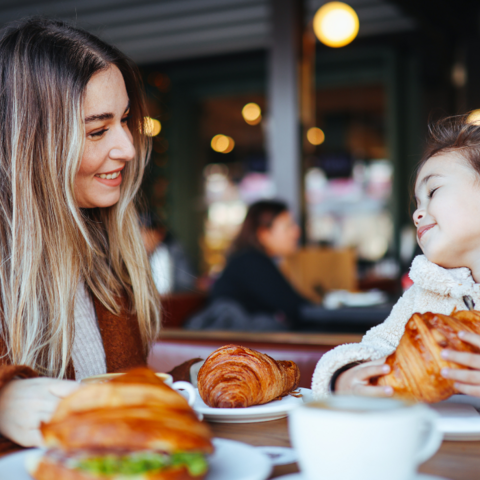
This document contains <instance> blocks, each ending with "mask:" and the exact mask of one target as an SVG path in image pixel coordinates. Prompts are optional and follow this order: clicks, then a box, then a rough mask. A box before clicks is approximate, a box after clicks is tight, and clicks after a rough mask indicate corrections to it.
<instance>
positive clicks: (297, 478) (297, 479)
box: [276, 473, 447, 480]
mask: <svg viewBox="0 0 480 480" xmlns="http://www.w3.org/2000/svg"><path fill="white" fill-rule="evenodd" d="M304 479H305V477H304V476H303V475H302V474H301V473H291V474H290V475H284V476H283V477H277V478H276V480H304ZM358 480H360V479H358ZM412 480H447V479H446V478H443V477H437V476H436V475H427V474H425V473H417V474H416V475H415V477H414V478H413V479H412Z"/></svg>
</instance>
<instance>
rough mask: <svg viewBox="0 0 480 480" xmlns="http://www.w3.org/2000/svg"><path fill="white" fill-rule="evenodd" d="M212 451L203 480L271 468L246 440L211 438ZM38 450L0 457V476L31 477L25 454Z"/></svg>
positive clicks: (10, 479)
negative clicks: (213, 449)
mask: <svg viewBox="0 0 480 480" xmlns="http://www.w3.org/2000/svg"><path fill="white" fill-rule="evenodd" d="M213 444H214V445H215V453H214V454H213V455H212V456H211V457H210V459H209V464H210V470H209V472H208V475H207V477H206V480H226V479H228V480H265V479H266V478H268V476H269V475H270V472H271V471H272V463H271V462H270V460H269V459H268V457H267V456H266V455H265V454H263V453H261V452H260V451H258V450H257V449H256V448H255V447H252V446H251V445H247V444H246V443H241V442H235V441H233V440H225V439H223V438H214V439H213ZM39 452H40V450H38V449H35V450H25V451H23V452H19V453H14V454H12V455H7V456H6V457H3V458H0V480H32V477H31V476H30V475H29V474H28V473H27V471H26V469H25V461H26V459H27V457H29V456H38V454H39Z"/></svg>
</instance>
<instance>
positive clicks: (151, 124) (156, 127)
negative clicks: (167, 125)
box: [145, 117, 162, 137]
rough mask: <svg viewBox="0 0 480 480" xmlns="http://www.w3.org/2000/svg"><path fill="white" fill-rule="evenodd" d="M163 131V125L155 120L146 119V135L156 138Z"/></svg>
mask: <svg viewBox="0 0 480 480" xmlns="http://www.w3.org/2000/svg"><path fill="white" fill-rule="evenodd" d="M161 130H162V124H161V123H160V122H159V121H158V120H157V119H155V118H150V117H145V135H148V136H149V137H156V136H157V135H158V134H159V133H160V131H161Z"/></svg>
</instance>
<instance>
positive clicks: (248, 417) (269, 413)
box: [193, 388, 311, 423]
mask: <svg viewBox="0 0 480 480" xmlns="http://www.w3.org/2000/svg"><path fill="white" fill-rule="evenodd" d="M299 390H300V393H302V395H304V397H305V398H307V397H308V399H310V392H311V390H310V389H308V388H299ZM197 393H198V390H197ZM303 402H304V399H303V398H302V397H300V398H296V397H292V396H291V395H288V396H286V397H283V398H282V399H281V400H274V401H273V402H270V403H266V404H265V405H255V406H253V407H247V408H211V407H209V406H208V405H206V404H205V403H204V402H203V400H202V397H200V395H199V394H198V395H197V398H196V399H195V403H194V404H193V409H194V410H195V411H196V412H197V413H200V414H202V415H203V417H204V418H205V420H208V421H210V422H216V423H254V422H269V421H271V420H278V419H279V418H284V417H286V416H287V414H288V412H289V411H290V410H291V409H292V408H295V407H298V406H299V405H301V404H302V403H303Z"/></svg>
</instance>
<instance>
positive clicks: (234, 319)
mask: <svg viewBox="0 0 480 480" xmlns="http://www.w3.org/2000/svg"><path fill="white" fill-rule="evenodd" d="M299 236H300V230H299V228H298V225H297V224H296V223H295V221H294V220H293V217H292V215H291V214H290V212H289V211H288V208H287V206H286V205H285V204H284V203H283V202H279V201H274V200H263V201H259V202H257V203H255V204H253V205H251V206H250V208H249V209H248V212H247V215H246V217H245V220H244V222H243V225H242V227H241V229H240V232H239V234H238V236H237V238H236V239H235V241H234V242H233V245H232V249H231V254H230V257H229V260H228V262H227V266H226V267H225V269H224V270H223V272H222V274H221V275H220V277H219V278H218V280H217V281H216V282H215V284H214V286H213V289H212V292H211V305H210V306H209V307H208V309H207V310H206V311H205V312H203V313H202V314H200V315H198V316H197V317H194V318H193V319H192V320H191V321H190V323H189V325H188V326H189V328H193V329H202V328H203V329H205V328H209V329H213V328H217V329H232V330H285V329H288V328H292V327H295V325H296V324H298V322H299V321H300V319H301V312H300V309H301V307H302V306H303V305H306V304H308V303H309V302H308V300H306V299H305V298H303V297H302V296H301V295H299V294H298V293H297V292H296V291H295V290H294V289H293V288H292V286H291V285H290V283H288V281H287V280H286V279H285V277H284V276H283V275H282V273H281V272H280V270H279V269H278V267H277V265H276V262H277V261H278V260H280V259H281V258H282V257H286V256H288V255H292V254H293V253H295V251H296V250H297V244H298V239H299Z"/></svg>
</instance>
